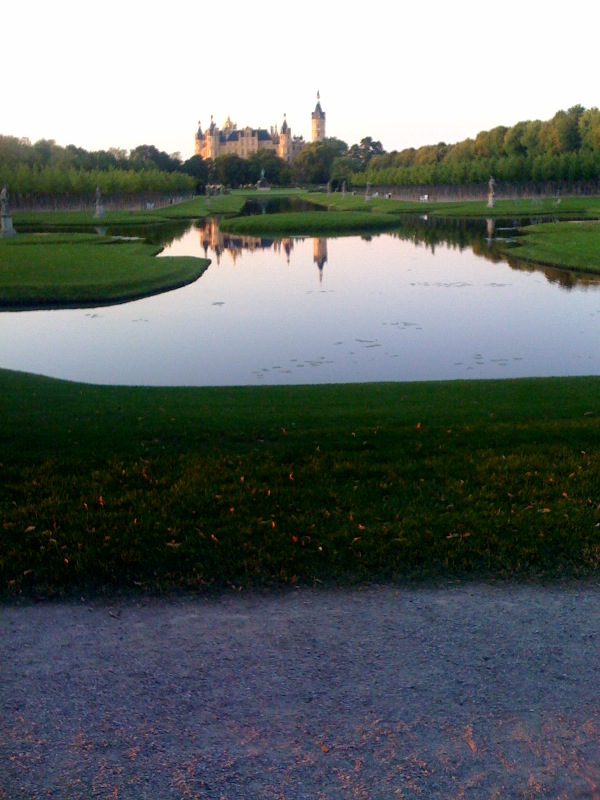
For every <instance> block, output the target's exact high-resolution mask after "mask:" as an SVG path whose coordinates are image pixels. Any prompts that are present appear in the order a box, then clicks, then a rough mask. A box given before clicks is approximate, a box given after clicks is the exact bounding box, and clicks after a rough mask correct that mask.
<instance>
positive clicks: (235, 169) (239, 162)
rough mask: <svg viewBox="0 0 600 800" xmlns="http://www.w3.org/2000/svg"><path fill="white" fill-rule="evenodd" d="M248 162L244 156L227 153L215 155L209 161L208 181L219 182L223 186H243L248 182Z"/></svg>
mask: <svg viewBox="0 0 600 800" xmlns="http://www.w3.org/2000/svg"><path fill="white" fill-rule="evenodd" d="M249 175H250V169H249V164H248V162H247V161H246V160H245V159H244V158H240V156H238V155H235V153H228V154H227V155H224V156H217V157H216V158H215V159H214V160H212V161H211V162H210V163H209V169H208V178H209V181H210V183H221V184H223V185H224V186H243V185H244V184H246V183H249V182H250V177H249Z"/></svg>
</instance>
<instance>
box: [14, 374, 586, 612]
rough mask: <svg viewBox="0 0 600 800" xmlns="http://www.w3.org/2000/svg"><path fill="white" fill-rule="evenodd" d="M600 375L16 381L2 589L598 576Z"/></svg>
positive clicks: (47, 590) (28, 591)
mask: <svg viewBox="0 0 600 800" xmlns="http://www.w3.org/2000/svg"><path fill="white" fill-rule="evenodd" d="M599 396H600V379H598V378H586V379H550V380H518V381H482V382H479V381H474V382H459V381H457V382H448V383H422V384H383V385H381V384H377V385H348V386H318V387H316V386H315V387H253V388H237V389H233V388H232V389H229V388H227V389H148V388H114V387H96V386H88V385H79V384H73V383H66V382H61V381H54V380H50V379H45V378H40V377H34V376H31V375H25V374H22V373H14V372H7V371H0V404H1V407H2V419H3V424H2V426H1V427H0V465H1V466H0V475H1V481H0V515H1V518H0V523H1V526H2V527H1V528H0V531H1V533H0V592H2V594H4V595H5V596H11V595H14V594H18V593H21V592H24V593H26V594H29V595H38V594H40V595H46V594H52V593H56V592H72V591H84V590H85V591H88V590H93V589H100V588H113V589H114V588H117V589H148V590H151V591H163V590H167V589H173V588H185V589H194V590H196V589H205V588H207V587H218V586H227V585H236V586H241V585H243V586H272V585H289V584H294V583H308V584H313V583H315V582H319V581H322V582H330V581H338V582H339V581H341V582H345V583H348V582H349V583H353V582H356V581H371V580H393V579H407V578H414V579H422V578H440V577H443V578H448V577H452V578H473V577H478V578H517V579H525V578H532V577H533V578H536V579H553V578H561V577H589V576H590V575H591V574H593V573H594V571H595V570H597V569H598V566H599V565H600V528H599V527H598V524H599V523H600V494H599V489H598V487H599V486H600V447H599V445H600V405H599V401H598V397H599Z"/></svg>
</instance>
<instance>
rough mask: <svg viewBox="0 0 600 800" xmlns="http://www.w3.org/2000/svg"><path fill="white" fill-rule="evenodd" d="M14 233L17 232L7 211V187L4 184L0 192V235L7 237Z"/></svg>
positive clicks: (14, 234)
mask: <svg viewBox="0 0 600 800" xmlns="http://www.w3.org/2000/svg"><path fill="white" fill-rule="evenodd" d="M16 234H17V232H16V230H15V229H14V228H13V224H12V217H11V216H10V214H9V213H8V189H7V188H6V184H5V185H4V186H3V187H2V191H1V192H0V236H1V237H4V238H7V237H8V236H16Z"/></svg>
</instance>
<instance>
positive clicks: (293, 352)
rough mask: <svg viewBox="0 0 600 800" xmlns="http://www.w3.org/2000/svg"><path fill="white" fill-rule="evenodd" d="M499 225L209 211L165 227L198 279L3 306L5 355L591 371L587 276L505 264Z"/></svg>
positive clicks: (144, 368)
mask: <svg viewBox="0 0 600 800" xmlns="http://www.w3.org/2000/svg"><path fill="white" fill-rule="evenodd" d="M503 227H504V225H501V224H498V223H497V222H496V225H495V229H494V231H493V232H492V236H490V232H489V230H488V227H487V223H486V221H485V220H482V221H481V222H479V223H472V222H470V223H464V222H461V221H459V220H455V221H452V222H451V223H450V224H448V225H447V226H446V227H444V226H443V225H442V224H441V223H439V222H438V221H434V220H424V219H421V218H416V219H413V220H409V221H406V222H405V223H404V224H403V225H402V226H401V227H400V228H399V229H398V230H397V231H396V232H395V233H393V234H388V233H386V234H378V235H374V236H364V237H346V238H334V239H325V238H312V237H304V238H294V239H292V238H290V239H281V240H275V239H271V238H266V237H250V236H237V235H236V236H232V235H229V234H227V233H225V232H224V231H222V230H221V227H220V225H219V222H218V220H216V219H212V218H211V219H206V220H203V221H202V222H201V223H197V224H195V225H193V226H190V225H187V226H185V225H184V226H181V225H180V224H178V225H175V226H170V228H169V229H168V231H163V232H162V233H163V235H164V236H166V238H167V239H168V240H169V242H168V243H167V242H166V240H164V239H163V240H162V242H159V241H158V240H157V242H156V243H162V244H163V245H165V250H164V254H165V255H195V256H205V255H206V256H207V257H208V258H211V259H212V264H211V266H210V267H209V268H208V270H207V271H206V272H205V273H204V274H203V276H202V278H200V279H199V280H198V281H197V282H196V283H195V284H192V285H190V286H188V287H185V288H183V289H180V290H177V291H173V292H168V293H165V294H163V295H160V296H156V297H151V298H146V299H145V300H140V301H137V302H134V303H128V304H125V305H123V306H115V307H108V308H102V309H96V310H89V309H88V310H71V311H53V312H22V313H12V314H8V313H5V314H1V315H0V330H1V335H0V366H2V367H7V368H12V369H21V370H26V371H31V372H37V373H42V374H47V375H52V376H56V377H62V378H70V379H73V380H81V381H89V382H93V383H117V384H153V385H233V384H252V383H329V382H358V381H403V380H431V379H447V378H469V377H476V378H479V377H481V378H483V377H518V376H534V375H579V374H600V326H599V324H598V323H599V322H600V295H599V294H598V293H597V292H596V291H595V289H596V288H597V285H598V284H595V283H592V282H589V283H586V282H585V281H582V280H579V281H578V282H576V281H572V282H571V281H570V280H569V279H568V278H567V277H565V276H566V275H568V273H562V272H559V271H556V270H554V271H553V270H544V271H541V270H539V269H533V268H532V267H530V266H527V267H525V268H524V267H523V265H520V264H519V263H518V262H517V261H514V262H513V261H512V260H511V261H510V263H509V262H507V260H506V259H503V258H502V257H501V256H500V255H499V254H498V252H497V250H496V242H497V236H498V235H499V231H500V229H501V228H503ZM490 239H491V241H490ZM565 288H568V289H569V291H568V292H567V291H564V289H565Z"/></svg>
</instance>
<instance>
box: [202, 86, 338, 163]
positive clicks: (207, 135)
mask: <svg viewBox="0 0 600 800" xmlns="http://www.w3.org/2000/svg"><path fill="white" fill-rule="evenodd" d="M311 120H312V140H313V142H320V141H322V140H323V139H324V138H325V112H324V111H323V109H322V108H321V96H320V94H319V92H317V105H316V106H315V110H314V111H313V112H312V115H311ZM305 146H306V142H305V141H304V139H303V138H302V136H292V129H291V128H290V126H289V125H288V123H287V119H286V115H285V114H284V115H283V123H282V125H281V128H279V129H278V128H277V126H276V125H275V126H274V127H271V129H270V130H266V129H264V128H251V127H249V126H247V127H245V128H238V127H237V125H236V124H235V122H232V121H231V119H230V117H227V119H226V120H225V122H224V124H223V127H222V128H218V127H217V125H216V124H215V122H214V121H213V118H212V116H211V118H210V126H209V127H208V128H207V129H206V130H205V131H204V132H202V127H201V125H200V123H198V130H197V131H196V136H195V147H194V153H195V154H196V155H197V156H202V158H203V159H204V160H206V159H208V158H217V157H218V156H224V155H229V154H233V155H236V156H240V158H248V156H250V155H251V154H252V153H256V152H258V151H259V150H271V151H272V152H274V153H275V154H276V155H277V156H278V157H279V158H281V159H283V161H287V162H288V163H290V162H291V161H292V160H293V159H294V157H295V156H296V155H298V153H300V152H301V151H302V150H303V148H304V147H305Z"/></svg>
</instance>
